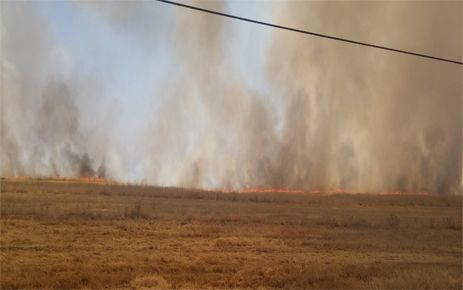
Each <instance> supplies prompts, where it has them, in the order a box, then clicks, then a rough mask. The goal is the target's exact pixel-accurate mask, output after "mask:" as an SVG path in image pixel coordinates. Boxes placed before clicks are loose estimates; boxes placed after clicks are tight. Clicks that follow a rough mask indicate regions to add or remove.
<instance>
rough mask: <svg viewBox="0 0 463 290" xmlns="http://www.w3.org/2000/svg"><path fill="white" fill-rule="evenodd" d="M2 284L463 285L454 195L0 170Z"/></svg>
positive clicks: (457, 203)
mask: <svg viewBox="0 0 463 290" xmlns="http://www.w3.org/2000/svg"><path fill="white" fill-rule="evenodd" d="M0 194H1V195H0V201H1V218H0V248H1V251H0V266H1V269H0V270H1V272H0V288H1V289H9V288H60V289H64V288H144V287H146V288H212V287H214V288H262V287H263V288H407V289H409V288H417V289H423V288H447V289H448V288H455V289H457V288H459V289H461V288H462V287H463V274H462V272H463V270H462V198H461V196H445V197H440V196H426V195H368V194H355V195H349V194H330V195H326V194H296V193H217V192H205V191H192V190H183V189H176V188H156V187H146V186H127V185H118V184H106V183H100V182H96V181H95V182H88V181H87V182H83V181H77V180H45V179H24V180H21V179H15V180H13V179H2V180H1V193H0Z"/></svg>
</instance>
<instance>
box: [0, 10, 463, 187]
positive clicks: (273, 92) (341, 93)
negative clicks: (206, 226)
mask: <svg viewBox="0 0 463 290" xmlns="http://www.w3.org/2000/svg"><path fill="white" fill-rule="evenodd" d="M194 4H196V5H200V6H202V7H206V8H209V9H213V10H218V11H229V10H230V11H231V10H233V9H232V8H233V5H231V4H229V3H227V2H218V1H214V2H195V3H194ZM271 4H272V5H270V6H269V7H270V9H266V10H265V11H266V13H263V15H265V19H264V20H265V21H273V22H277V23H282V24H285V25H289V26H293V27H299V28H302V29H310V30H314V31H319V32H322V33H327V34H334V35H338V36H341V37H346V38H355V39H358V40H360V41H365V42H375V43H379V44H382V45H385V46H396V47H399V48H403V49H409V50H414V51H418V52H423V53H428V54H432V55H437V56H443V57H449V58H453V59H462V58H463V56H462V41H463V40H462V37H463V36H462V35H463V33H462V27H463V23H462V3H461V2H444V3H437V2H392V3H386V2H384V3H383V2H374V3H373V2H358V1H355V2H303V1H300V2H297V1H294V2H288V3H285V4H282V3H271ZM2 6H3V7H2V8H3V9H2V18H1V22H0V23H1V24H0V25H1V26H0V28H1V30H0V33H1V34H0V41H1V48H2V50H1V68H2V96H1V102H2V112H1V114H2V115H1V126H2V131H1V150H0V156H1V160H0V162H1V163H0V173H1V175H2V176H3V175H32V176H37V175H38V176H48V175H59V176H97V175H98V176H103V177H104V176H107V177H109V178H112V179H116V180H123V181H132V182H145V183H149V184H161V185H176V186H189V187H217V188H245V187H256V186H260V187H279V188H281V187H283V188H298V189H315V188H317V189H321V190H329V189H335V188H344V189H346V190H349V191H353V192H382V191H396V190H400V191H406V192H433V193H451V192H456V191H458V190H461V187H462V154H463V141H462V110H463V107H462V98H463V96H462V72H463V70H462V69H461V68H460V66H458V65H454V64H448V63H440V62H436V61H431V60H425V59H419V58H416V57H412V56H404V55H399V54H394V53H390V52H384V51H379V50H375V49H371V48H361V47H358V46H353V45H350V44H345V43H339V42H334V41H332V40H326V39H319V38H312V37H308V36H303V35H300V34H296V33H291V32H284V31H278V30H273V29H270V28H263V27H259V26H256V25H254V24H249V23H241V22H236V21H234V20H226V19H224V18H220V17H217V16H209V15H205V14H202V13H199V12H194V11H189V10H184V9H180V8H177V7H171V6H167V5H165V4H160V3H152V2H142V1H136V2H117V3H116V2H76V3H73V4H72V9H74V10H75V11H76V13H81V14H85V15H91V16H92V17H95V18H98V19H100V20H101V21H102V22H104V23H106V25H107V26H108V27H109V28H110V29H111V30H112V31H113V32H114V33H116V34H117V35H119V36H120V37H122V38H124V37H125V38H124V39H126V42H127V43H128V45H130V44H133V46H134V47H135V45H136V46H137V47H138V46H139V47H141V48H142V50H143V51H144V52H145V53H146V56H147V59H146V61H147V63H149V62H150V59H149V58H150V57H153V58H154V56H153V55H152V54H150V53H151V52H152V51H158V50H156V49H158V47H160V46H162V47H165V48H166V50H167V51H168V53H166V56H165V58H166V59H167V62H168V64H167V65H164V66H162V67H161V66H160V68H158V70H159V71H161V73H160V75H161V77H158V79H156V80H157V81H156V80H155V79H154V77H153V80H152V82H153V85H152V88H151V91H150V95H151V99H150V100H151V102H150V105H149V110H150V113H149V115H148V116H149V117H147V118H146V119H143V122H141V123H142V124H143V125H139V126H136V127H135V128H130V129H127V126H128V125H125V126H122V125H120V123H123V124H125V123H127V119H125V117H124V116H126V115H130V118H129V119H134V118H137V117H136V116H135V114H132V113H131V111H130V109H128V108H126V107H124V106H119V105H113V103H115V102H114V99H111V97H106V98H103V97H102V96H103V95H105V94H107V92H108V91H109V89H110V88H111V87H113V86H114V85H115V84H114V83H112V82H111V77H110V76H111V72H110V69H109V68H108V69H106V70H105V68H103V69H101V70H102V71H107V75H108V76H107V77H106V78H101V77H96V76H95V75H94V74H92V73H89V72H88V70H87V68H83V67H80V66H79V64H78V63H77V64H76V62H75V61H73V60H72V57H73V56H72V54H70V53H69V52H67V51H66V50H65V49H63V48H62V47H60V44H59V42H58V41H57V40H56V39H55V37H54V35H53V33H52V32H51V30H52V29H51V24H50V23H48V22H47V19H46V17H45V16H43V15H42V14H41V13H40V12H39V11H38V9H37V5H32V4H31V3H15V2H4V3H2ZM245 8H246V7H245ZM267 8H268V7H267ZM238 10H239V9H238ZM236 11H237V10H236V9H235V10H233V12H236ZM239 11H241V12H242V13H244V12H246V11H243V9H241V10H239ZM249 16H251V17H253V15H249ZM256 39H257V40H256ZM88 45H92V44H88ZM94 45H98V44H94ZM127 58H130V56H129V55H127ZM159 79H161V81H159ZM134 91H135V90H134ZM123 97H124V98H125V99H127V100H130V99H131V98H133V95H131V92H129V93H127V95H123ZM116 103H117V102H116ZM134 103H135V101H134ZM134 106H135V105H134Z"/></svg>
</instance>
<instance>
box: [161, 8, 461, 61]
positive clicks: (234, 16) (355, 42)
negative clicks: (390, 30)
mask: <svg viewBox="0 0 463 290" xmlns="http://www.w3.org/2000/svg"><path fill="white" fill-rule="evenodd" d="M156 1H159V2H163V3H167V4H172V5H176V6H180V7H183V8H188V9H193V10H197V11H201V12H206V13H211V14H215V15H219V16H224V17H228V18H233V19H238V20H242V21H246V22H251V23H255V24H260V25H265V26H270V27H274V28H279V29H284V30H289V31H293V32H299V33H303V34H308V35H312V36H318V37H323V38H328V39H332V40H338V41H344V42H348V43H352V44H357V45H363V46H368V47H373V48H378V49H383V50H388V51H393V52H398V53H404V54H408V55H414V56H419V57H424V58H429V59H433V60H440V61H445V62H451V63H456V64H459V65H463V62H462V61H459V60H452V59H447V58H441V57H435V56H432V55H426V54H422V53H417V52H412V51H406V50H401V49H396V48H391V47H386V46H380V45H376V44H371V43H366V42H360V41H356V40H351V39H347V38H341V37H336V36H330V35H326V34H321V33H316V32H310V31H306V30H301V29H297V28H291V27H287V26H282V25H277V24H272V23H268V22H263V21H258V20H253V19H249V18H244V17H240V16H236V15H232V14H227V13H222V12H217V11H213V10H209V9H204V8H200V7H196V6H191V5H186V4H182V3H177V2H173V1H168V0H156Z"/></svg>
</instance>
